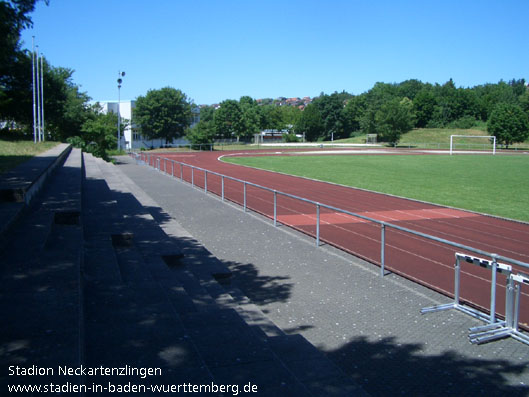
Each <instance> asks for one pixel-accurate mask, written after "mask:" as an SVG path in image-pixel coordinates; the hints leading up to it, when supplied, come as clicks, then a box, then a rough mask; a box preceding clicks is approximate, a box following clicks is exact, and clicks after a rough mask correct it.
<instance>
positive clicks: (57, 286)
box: [0, 149, 83, 387]
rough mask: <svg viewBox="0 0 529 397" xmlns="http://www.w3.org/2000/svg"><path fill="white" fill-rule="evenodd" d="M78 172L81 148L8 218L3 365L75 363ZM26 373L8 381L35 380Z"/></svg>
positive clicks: (1, 256)
mask: <svg viewBox="0 0 529 397" xmlns="http://www.w3.org/2000/svg"><path fill="white" fill-rule="evenodd" d="M81 178H82V160H81V153H80V151H78V150H75V149H74V150H72V152H71V153H70V154H69V156H68V158H67V159H66V162H65V163H64V164H63V165H62V166H60V167H59V168H58V169H57V170H56V171H55V173H54V175H53V176H52V177H51V178H49V179H48V180H47V183H46V186H45V187H44V188H43V189H42V191H41V193H40V194H39V195H38V196H37V197H36V198H35V201H34V203H33V204H32V206H31V207H30V209H29V210H28V212H27V213H26V214H24V215H23V216H22V218H21V219H20V221H19V222H17V223H16V224H15V225H13V227H12V229H11V231H12V233H11V232H10V234H9V236H8V238H7V239H6V245H5V247H4V250H3V251H2V252H1V253H0V263H2V264H3V266H2V277H1V283H2V289H1V292H0V307H1V309H0V310H1V313H2V314H3V316H2V317H3V320H4V321H3V322H2V324H3V325H2V326H0V340H1V341H2V348H1V349H0V361H1V365H2V367H5V366H9V365H22V366H26V367H29V366H30V365H36V366H39V367H53V368H57V367H58V366H59V365H71V366H78V365H79V364H80V362H81V354H82V353H81V345H82V344H81V338H82V314H81V305H80V302H81V299H82V288H81V280H80V272H81V266H82V258H83V255H82V252H83V246H82V240H83V238H82V224H81V222H80V219H79V213H80V210H81V200H80V186H81ZM64 181H67V183H64ZM4 369H5V368H4ZM4 369H2V370H1V371H0V382H1V383H3V382H5V381H7V379H6V378H5V375H6V374H7V373H8V371H7V369H6V370H5V371H4ZM30 378H31V377H23V376H22V377H9V383H11V384H28V383H34V380H33V381H32V379H30ZM55 380H57V379H55ZM76 382H78V380H73V383H76ZM2 387H3V385H2Z"/></svg>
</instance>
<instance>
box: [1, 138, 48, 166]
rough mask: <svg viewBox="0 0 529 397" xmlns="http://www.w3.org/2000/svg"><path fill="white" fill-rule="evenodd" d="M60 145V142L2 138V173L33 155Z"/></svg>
mask: <svg viewBox="0 0 529 397" xmlns="http://www.w3.org/2000/svg"><path fill="white" fill-rule="evenodd" d="M56 145H58V142H38V143H34V142H33V141H6V140H1V139H0V174H2V173H4V172H6V171H9V170H10V169H13V168H15V167H16V166H17V165H19V164H21V163H23V162H24V161H27V160H29V159H30V158H31V157H33V156H35V155H37V154H39V153H42V152H45V151H46V150H49V149H51V148H52V147H54V146H56Z"/></svg>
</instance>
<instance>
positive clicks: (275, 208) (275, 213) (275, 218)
mask: <svg viewBox="0 0 529 397" xmlns="http://www.w3.org/2000/svg"><path fill="white" fill-rule="evenodd" d="M274 226H277V191H276V190H274Z"/></svg>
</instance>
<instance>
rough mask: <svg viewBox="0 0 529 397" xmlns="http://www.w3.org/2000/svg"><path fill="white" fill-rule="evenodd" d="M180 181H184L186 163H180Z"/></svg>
mask: <svg viewBox="0 0 529 397" xmlns="http://www.w3.org/2000/svg"><path fill="white" fill-rule="evenodd" d="M180 180H181V181H182V182H183V181H184V163H180Z"/></svg>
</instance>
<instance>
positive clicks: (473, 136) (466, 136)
mask: <svg viewBox="0 0 529 397" xmlns="http://www.w3.org/2000/svg"><path fill="white" fill-rule="evenodd" d="M454 138H488V139H493V140H494V141H493V143H492V154H493V155H494V154H496V137H495V136H490V135H450V156H451V155H452V152H453V151H454Z"/></svg>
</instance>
